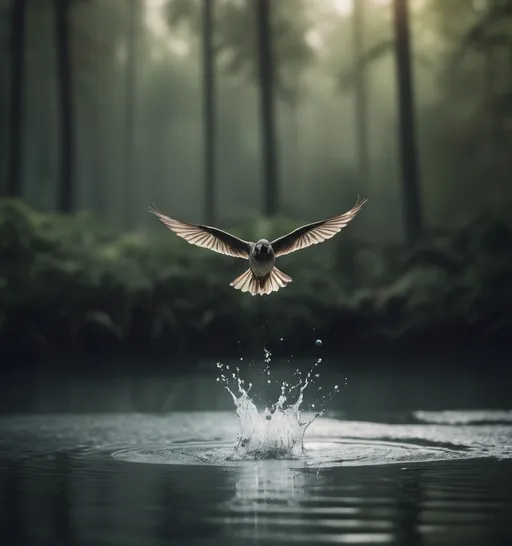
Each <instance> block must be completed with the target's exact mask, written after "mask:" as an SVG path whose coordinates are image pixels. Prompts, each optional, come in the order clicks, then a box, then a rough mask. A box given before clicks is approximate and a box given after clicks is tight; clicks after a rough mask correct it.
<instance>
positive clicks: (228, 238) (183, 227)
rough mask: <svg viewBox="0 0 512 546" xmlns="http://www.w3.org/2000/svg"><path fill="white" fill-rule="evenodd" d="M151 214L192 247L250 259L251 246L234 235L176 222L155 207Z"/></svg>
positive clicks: (212, 228)
mask: <svg viewBox="0 0 512 546" xmlns="http://www.w3.org/2000/svg"><path fill="white" fill-rule="evenodd" d="M149 211H150V212H152V213H153V214H154V215H155V216H157V217H158V218H160V220H161V221H162V222H163V223H164V224H165V225H166V226H167V227H168V228H169V229H170V230H172V231H174V233H176V235H178V237H181V238H182V239H185V241H187V243H190V244H191V245H196V246H200V247H202V248H207V249H209V250H213V251H214V252H219V253H220V254H225V255H226V256H233V257H234V258H246V259H247V258H249V252H250V248H251V247H250V244H249V243H248V242H247V241H243V240H242V239H239V238H238V237H235V236H234V235H230V234H229V233H226V232H225V231H222V230H221V229H217V228H214V227H210V226H202V225H195V224H186V223H185V222H180V221H179V220H174V219H173V218H169V217H168V216H165V214H162V213H161V212H159V211H158V210H156V209H155V208H154V207H150V209H149Z"/></svg>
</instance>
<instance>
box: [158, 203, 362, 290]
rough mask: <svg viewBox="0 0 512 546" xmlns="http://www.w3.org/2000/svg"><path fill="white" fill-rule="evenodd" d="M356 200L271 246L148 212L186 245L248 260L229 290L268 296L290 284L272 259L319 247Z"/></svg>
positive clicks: (348, 215)
mask: <svg viewBox="0 0 512 546" xmlns="http://www.w3.org/2000/svg"><path fill="white" fill-rule="evenodd" d="M366 201H367V200H366V199H361V200H360V199H359V197H358V198H357V202H356V204H355V205H354V206H353V207H352V208H351V209H350V210H349V211H348V212H345V213H344V214H340V215H339V216H334V217H333V218H328V219H327V220H321V221H319V222H313V223H312V224H307V225H305V226H302V227H300V228H298V229H296V230H295V231H292V232H291V233H288V235H285V236H284V237H280V238H279V239H276V240H274V241H272V242H270V241H268V240H267V239H260V240H259V241H258V242H256V243H252V242H250V241H244V240H242V239H239V238H238V237H235V236H234V235H231V234H230V233H226V232H225V231H222V230H220V229H217V228H214V227H211V226H203V225H196V224H187V223H185V222H180V221H179V220H174V219H173V218H169V217H168V216H165V215H164V214H162V213H161V212H159V211H158V210H156V208H154V207H153V208H150V209H149V210H150V212H152V213H153V214H154V215H155V216H157V217H158V218H159V219H160V220H161V221H162V222H163V223H164V224H165V225H166V226H167V227H168V228H169V229H170V230H172V231H174V233H176V235H178V236H179V237H181V238H183V239H185V241H187V242H188V243H190V244H192V245H196V246H200V247H202V248H207V249H209V250H213V251H214V252H219V253H220V254H225V255H227V256H232V257H234V258H244V259H246V260H249V269H248V270H247V271H245V273H242V274H241V275H240V276H239V277H237V278H236V279H235V280H234V281H233V282H231V283H230V286H232V287H233V288H235V289H237V290H241V291H242V292H250V293H251V295H253V296H255V295H257V294H259V295H260V296H263V295H265V294H266V295H268V294H270V293H271V292H277V291H278V290H279V289H280V288H284V287H285V286H286V285H287V284H288V283H290V282H292V279H291V277H289V276H288V275H287V274H286V273H283V272H282V271H280V270H279V269H277V267H275V263H276V258H279V257H281V256H285V255H286V254H291V253H292V252H295V251H296V250H301V249H303V248H307V247H308V246H311V245H316V244H318V243H322V242H323V241H326V240H327V239H330V238H331V237H334V236H335V235H336V234H337V233H339V232H340V231H341V230H342V229H343V228H344V227H345V226H346V225H347V224H348V223H349V222H350V220H352V219H353V218H354V217H355V215H356V214H357V213H358V212H359V211H360V210H361V208H362V206H363V205H364V204H365V203H366Z"/></svg>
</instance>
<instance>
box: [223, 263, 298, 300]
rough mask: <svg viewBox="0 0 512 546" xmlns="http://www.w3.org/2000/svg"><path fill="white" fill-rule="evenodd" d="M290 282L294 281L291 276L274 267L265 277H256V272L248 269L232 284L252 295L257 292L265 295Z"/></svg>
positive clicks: (231, 284)
mask: <svg viewBox="0 0 512 546" xmlns="http://www.w3.org/2000/svg"><path fill="white" fill-rule="evenodd" d="M290 282H292V279H291V277H289V276H288V275H287V274H286V273H283V272H282V271H280V270H279V269H277V267H274V269H272V271H271V272H270V273H269V274H268V275H266V276H265V277H255V276H254V273H253V272H252V271H251V270H250V269H248V270H247V271H245V272H244V273H242V274H241V275H240V276H239V277H237V278H236V279H235V280H234V281H233V282H231V283H230V286H232V287H233V288H235V289H236V290H241V291H242V292H250V293H251V295H252V296H256V295H257V294H259V295H260V296H263V295H268V294H270V293H272V292H277V291H278V290H279V289H280V288H284V287H285V286H286V285H287V284H288V283H290Z"/></svg>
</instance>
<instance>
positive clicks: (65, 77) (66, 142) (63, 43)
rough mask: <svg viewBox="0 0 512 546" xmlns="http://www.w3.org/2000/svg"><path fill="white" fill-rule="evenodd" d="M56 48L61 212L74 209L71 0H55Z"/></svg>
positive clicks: (59, 200)
mask: <svg viewBox="0 0 512 546" xmlns="http://www.w3.org/2000/svg"><path fill="white" fill-rule="evenodd" d="M55 48H56V51H57V77H58V92H59V105H60V175H59V186H58V205H59V210H60V211H61V212H67V213H69V212H71V211H72V210H73V189H74V188H73V181H74V180H73V174H74V172H73V171H74V160H75V157H74V152H75V143H74V136H75V135H74V119H73V82H72V67H71V40H70V0H55Z"/></svg>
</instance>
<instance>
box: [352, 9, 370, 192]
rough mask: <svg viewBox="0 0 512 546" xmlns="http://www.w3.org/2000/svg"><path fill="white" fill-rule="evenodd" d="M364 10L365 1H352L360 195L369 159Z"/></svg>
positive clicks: (366, 180) (365, 184)
mask: <svg viewBox="0 0 512 546" xmlns="http://www.w3.org/2000/svg"><path fill="white" fill-rule="evenodd" d="M364 10H365V0H354V15H353V17H354V19H353V21H354V22H353V30H352V33H353V48H354V51H353V53H354V58H355V62H356V76H355V88H354V92H355V97H354V98H355V115H356V118H355V123H356V137H357V164H358V165H357V166H358V175H359V187H360V188H361V193H362V194H363V193H364V194H368V191H369V184H370V181H369V157H368V100H367V85H366V78H365V67H364V63H363V62H362V57H363V55H364V37H363V35H364Z"/></svg>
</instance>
